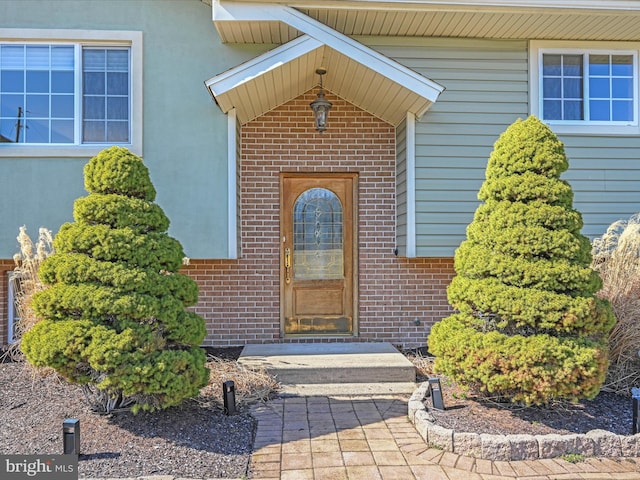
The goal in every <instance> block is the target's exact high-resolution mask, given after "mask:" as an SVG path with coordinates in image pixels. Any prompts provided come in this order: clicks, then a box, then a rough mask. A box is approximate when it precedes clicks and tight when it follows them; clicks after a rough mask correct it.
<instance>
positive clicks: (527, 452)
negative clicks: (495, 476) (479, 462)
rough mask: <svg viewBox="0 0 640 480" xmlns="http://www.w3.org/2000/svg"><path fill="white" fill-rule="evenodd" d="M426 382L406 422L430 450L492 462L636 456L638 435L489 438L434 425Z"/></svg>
mask: <svg viewBox="0 0 640 480" xmlns="http://www.w3.org/2000/svg"><path fill="white" fill-rule="evenodd" d="M427 389H428V382H425V383H422V384H421V385H420V386H419V387H418V388H417V389H416V390H415V391H414V392H413V395H411V398H410V399H409V419H410V420H411V422H412V423H413V425H414V426H415V428H416V430H417V431H418V433H419V434H420V436H422V438H424V441H425V442H426V443H427V445H428V446H429V447H432V448H438V449H441V450H444V451H446V452H452V453H455V454H458V455H465V456H468V457H475V458H482V459H485V460H493V461H516V460H536V459H541V458H556V457H560V456H562V455H565V454H569V453H574V454H581V455H584V456H585V457H638V456H640V433H639V434H636V435H616V434H615V433H612V432H609V431H606V430H591V431H589V432H588V433H586V434H577V433H576V434H568V435H559V434H550V435H488V434H478V433H467V432H456V431H454V430H451V429H448V428H444V427H442V426H440V425H437V424H435V423H434V422H433V417H432V416H431V415H430V414H429V411H428V410H427V407H426V405H425V404H424V400H425V398H427Z"/></svg>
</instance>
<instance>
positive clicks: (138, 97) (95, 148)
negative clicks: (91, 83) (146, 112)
mask: <svg viewBox="0 0 640 480" xmlns="http://www.w3.org/2000/svg"><path fill="white" fill-rule="evenodd" d="M4 42H16V43H19V42H22V43H27V44H28V43H41V44H44V43H46V44H49V45H53V44H56V43H60V44H79V45H80V46H95V47H105V48H108V47H123V46H126V47H129V48H130V51H131V54H130V67H129V68H130V76H131V79H130V81H131V92H130V95H131V99H130V102H131V107H130V108H131V116H130V119H129V121H130V132H131V137H130V139H129V140H130V141H129V143H118V144H117V145H121V146H124V147H127V148H128V149H129V150H131V151H132V152H133V153H135V154H137V155H142V154H143V152H142V131H143V125H142V110H143V101H142V81H143V75H142V65H143V56H142V32H138V31H125V30H41V29H13V28H0V43H4ZM80 97H81V92H78V93H76V102H80V101H81V99H80ZM76 120H77V121H79V122H81V121H82V119H81V118H77V119H76ZM76 128H78V127H76ZM110 145H112V143H104V144H102V143H101V144H96V143H90V144H74V145H61V144H51V145H29V144H20V145H12V144H9V145H7V144H6V143H4V144H2V147H0V158H2V157H92V156H94V155H97V154H98V153H99V152H100V151H101V150H103V149H104V148H105V147H107V146H110Z"/></svg>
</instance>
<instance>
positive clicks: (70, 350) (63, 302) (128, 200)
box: [21, 147, 209, 412]
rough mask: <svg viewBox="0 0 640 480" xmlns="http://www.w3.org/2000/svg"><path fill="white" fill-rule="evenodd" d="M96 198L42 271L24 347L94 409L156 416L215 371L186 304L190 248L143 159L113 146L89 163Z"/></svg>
mask: <svg viewBox="0 0 640 480" xmlns="http://www.w3.org/2000/svg"><path fill="white" fill-rule="evenodd" d="M84 174H85V188H86V190H87V191H88V192H89V195H88V196H87V197H84V198H78V199H77V200H76V201H75V203H74V220H75V221H74V222H71V223H66V224H64V225H63V226H62V227H61V228H60V230H59V232H58V234H57V235H56V236H55V239H54V248H55V253H54V254H53V255H51V256H49V257H48V258H47V259H46V260H45V261H44V262H43V263H42V265H41V266H40V270H39V276H40V279H41V280H42V282H43V283H44V284H46V285H48V288H46V289H45V290H43V291H41V292H38V293H37V294H35V295H34V296H33V300H32V302H31V305H32V307H33V309H34V311H35V313H36V315H37V316H38V317H39V318H40V319H41V321H39V322H38V323H36V324H35V325H34V326H33V327H32V328H31V329H30V330H29V331H28V332H27V333H25V334H24V336H23V338H22V343H21V349H22V351H23V352H24V354H25V356H26V358H27V360H28V361H29V362H30V363H32V364H33V365H35V366H48V367H52V368H54V369H55V370H57V371H58V372H59V373H60V374H61V375H62V376H64V377H65V378H66V379H68V380H69V381H71V382H75V383H80V384H83V385H84V386H85V388H86V392H87V393H88V394H90V395H89V396H90V398H93V399H94V400H93V401H94V405H93V406H94V407H95V408H97V409H100V410H104V411H111V410H114V409H116V408H123V407H127V406H132V410H133V411H134V412H136V411H139V410H141V409H142V410H158V409H163V408H167V407H170V406H174V405H177V404H179V403H180V402H181V401H182V400H184V399H186V398H189V397H193V396H196V395H197V394H198V393H199V391H200V388H202V387H203V386H205V385H206V384H207V383H208V379H209V371H208V369H207V368H206V366H205V362H206V358H205V353H204V351H203V350H202V349H201V348H200V344H201V343H202V341H203V339H204V336H205V333H206V332H205V325H204V320H203V319H202V318H201V317H200V316H198V315H196V314H195V313H193V312H189V311H187V310H186V307H188V306H191V305H194V304H195V303H196V302H197V300H198V287H197V284H196V283H195V281H193V280H192V279H191V278H189V277H188V276H186V275H183V274H181V273H179V272H178V270H179V268H180V267H181V265H182V259H183V258H184V252H183V250H182V246H181V245H180V243H179V242H178V241H177V240H175V239H173V238H171V237H170V236H169V235H168V234H167V229H168V227H169V220H168V219H167V217H166V215H165V214H164V212H163V211H162V209H161V208H160V207H159V206H158V205H156V204H155V203H153V201H154V199H155V195H156V191H155V188H154V187H153V185H152V183H151V179H150V177H149V172H148V169H147V167H146V166H145V165H144V164H143V162H142V159H141V158H140V157H138V156H136V155H134V154H132V153H131V152H129V151H128V150H127V149H125V148H122V147H111V148H108V149H106V150H104V151H102V152H101V153H99V154H98V155H97V156H96V157H94V158H93V159H91V161H90V162H89V163H88V164H87V165H86V166H85V169H84Z"/></svg>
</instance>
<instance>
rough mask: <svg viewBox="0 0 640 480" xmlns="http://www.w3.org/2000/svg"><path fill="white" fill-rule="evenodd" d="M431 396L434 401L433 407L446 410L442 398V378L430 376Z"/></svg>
mask: <svg viewBox="0 0 640 480" xmlns="http://www.w3.org/2000/svg"><path fill="white" fill-rule="evenodd" d="M428 392H429V394H430V396H431V402H432V403H433V408H437V409H438V410H444V409H445V408H444V400H443V398H442V388H441V387H440V379H439V378H430V379H429V390H428Z"/></svg>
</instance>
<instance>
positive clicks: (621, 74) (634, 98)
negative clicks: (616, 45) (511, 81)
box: [531, 42, 638, 134]
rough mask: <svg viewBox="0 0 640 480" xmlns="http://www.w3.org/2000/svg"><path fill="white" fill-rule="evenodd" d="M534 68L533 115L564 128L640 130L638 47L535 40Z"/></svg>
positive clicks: (532, 80)
mask: <svg viewBox="0 0 640 480" xmlns="http://www.w3.org/2000/svg"><path fill="white" fill-rule="evenodd" d="M538 43H539V44H542V45H540V46H539V47H538V48H536V46H537V44H538ZM582 46H584V45H582ZM596 47H597V48H596ZM531 72H532V73H531V83H532V93H533V95H532V102H531V104H532V113H533V114H534V115H537V116H538V117H539V118H540V119H541V120H543V121H544V122H546V123H548V124H550V125H552V126H553V127H554V128H555V129H556V130H557V131H558V132H560V133H562V132H563V131H566V132H567V133H570V132H572V131H573V132H576V133H580V132H585V133H586V132H590V133H597V132H601V133H629V134H631V133H638V50H636V49H628V50H627V49H605V48H602V47H601V46H599V45H595V46H594V48H568V47H567V48H556V47H546V46H544V42H532V55H531ZM563 128H564V130H562V129H563Z"/></svg>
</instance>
